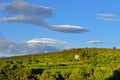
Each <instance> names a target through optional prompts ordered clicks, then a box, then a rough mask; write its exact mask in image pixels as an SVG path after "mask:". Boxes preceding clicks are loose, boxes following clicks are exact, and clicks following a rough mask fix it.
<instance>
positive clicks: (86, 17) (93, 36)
mask: <svg viewBox="0 0 120 80" xmlns="http://www.w3.org/2000/svg"><path fill="white" fill-rule="evenodd" d="M15 1H18V2H24V3H27V5H29V4H30V5H37V6H42V7H41V8H42V9H43V10H45V11H46V12H45V13H44V12H40V11H39V14H41V13H43V14H41V15H39V14H34V13H33V14H32V13H31V12H34V11H32V9H31V11H29V10H28V12H27V10H26V13H21V12H20V13H16V14H14V10H12V9H9V10H8V9H6V7H3V6H2V5H3V4H6V3H9V4H12V3H13V2H15ZM119 3H120V1H118V0H117V1H113V0H100V1H98V0H34V1H33V0H24V1H23V0H0V5H1V6H2V7H1V8H3V9H0V18H1V20H0V35H1V36H2V37H4V38H6V39H7V40H9V42H14V43H16V44H19V43H25V42H27V41H30V40H34V41H35V40H36V39H38V38H39V40H41V38H47V39H54V40H56V41H61V42H66V43H67V47H73V48H74V47H106V48H110V47H113V46H116V47H120V37H119V34H120V31H119V30H120V27H119V26H120V16H119V14H120V11H119V10H120V5H119ZM21 4H22V3H21ZM12 11H13V13H12V15H11V14H10V12H12ZM47 11H48V12H47ZM7 12H8V14H7ZM27 14H28V15H30V16H31V15H32V16H33V17H34V16H35V17H34V18H33V20H36V22H32V23H31V21H29V22H28V23H26V22H24V21H22V22H19V21H17V22H15V21H11V20H10V19H8V18H9V17H16V16H17V19H18V18H20V17H18V16H21V15H24V17H26V16H28V15H27ZM44 14H45V15H44ZM38 16H40V17H42V19H44V20H41V19H36V18H37V17H38ZM3 18H7V20H6V19H3ZM30 19H31V20H32V18H30ZM37 20H38V21H37ZM39 20H41V21H40V22H41V23H42V21H44V22H45V23H47V25H46V24H43V23H42V25H41V24H37V25H36V23H38V22H39ZM66 25H67V26H66ZM48 27H49V28H48ZM56 27H57V28H56ZM61 27H63V28H62V29H61ZM66 27H67V29H66ZM79 27H80V28H79ZM81 27H82V28H81ZM72 29H73V30H72ZM77 29H79V30H77ZM77 31H78V32H77ZM75 32H76V33H75ZM39 42H40V41H39ZM63 45H66V44H63ZM57 46H61V45H60V44H58V45H57ZM1 52H2V51H1Z"/></svg>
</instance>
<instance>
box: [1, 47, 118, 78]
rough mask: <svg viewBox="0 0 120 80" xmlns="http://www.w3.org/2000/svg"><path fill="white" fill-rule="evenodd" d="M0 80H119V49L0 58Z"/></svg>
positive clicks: (81, 50)
mask: <svg viewBox="0 0 120 80" xmlns="http://www.w3.org/2000/svg"><path fill="white" fill-rule="evenodd" d="M75 55H77V56H78V58H76V59H75ZM0 80H120V49H116V48H113V49H106V48H78V49H71V50H63V51H59V52H49V53H40V54H33V55H25V56H14V57H9V58H1V59H0Z"/></svg>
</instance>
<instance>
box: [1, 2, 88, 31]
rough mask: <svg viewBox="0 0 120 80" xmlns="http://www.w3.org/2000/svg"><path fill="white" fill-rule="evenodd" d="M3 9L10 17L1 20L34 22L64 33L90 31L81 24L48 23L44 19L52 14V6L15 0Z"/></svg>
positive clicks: (3, 6) (6, 4) (4, 5)
mask: <svg viewBox="0 0 120 80" xmlns="http://www.w3.org/2000/svg"><path fill="white" fill-rule="evenodd" d="M2 9H3V11H4V12H6V13H7V14H8V16H9V17H4V18H1V19H0V21H5V22H18V23H27V24H33V25H36V26H39V27H43V28H46V29H48V30H52V31H58V32H64V33H82V32H88V30H87V29H84V28H82V27H80V26H72V25H48V24H47V23H46V22H45V21H44V20H45V19H46V18H48V17H50V16H52V11H53V10H54V9H53V8H50V7H43V6H37V5H34V4H29V3H27V2H23V1H19V0H15V1H14V2H12V3H5V4H3V5H2Z"/></svg>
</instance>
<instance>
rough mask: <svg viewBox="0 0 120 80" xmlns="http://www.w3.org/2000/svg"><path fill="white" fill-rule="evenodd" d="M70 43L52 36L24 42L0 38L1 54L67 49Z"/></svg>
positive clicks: (11, 54)
mask: <svg viewBox="0 0 120 80" xmlns="http://www.w3.org/2000/svg"><path fill="white" fill-rule="evenodd" d="M66 47H68V43H67V42H64V41H59V40H55V39H51V38H36V39H32V40H28V41H26V42H23V43H14V42H11V41H9V40H7V39H6V38H0V56H13V55H23V54H34V53H39V52H45V51H47V52H51V51H59V50H63V49H66Z"/></svg>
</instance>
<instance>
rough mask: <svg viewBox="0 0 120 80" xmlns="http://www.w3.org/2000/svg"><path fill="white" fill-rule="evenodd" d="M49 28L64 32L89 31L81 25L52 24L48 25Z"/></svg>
mask: <svg viewBox="0 0 120 80" xmlns="http://www.w3.org/2000/svg"><path fill="white" fill-rule="evenodd" d="M48 28H49V29H50V30H53V31H58V32H64V33H83V32H89V30H87V29H85V28H83V27H81V26H72V25H53V26H51V27H48Z"/></svg>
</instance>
